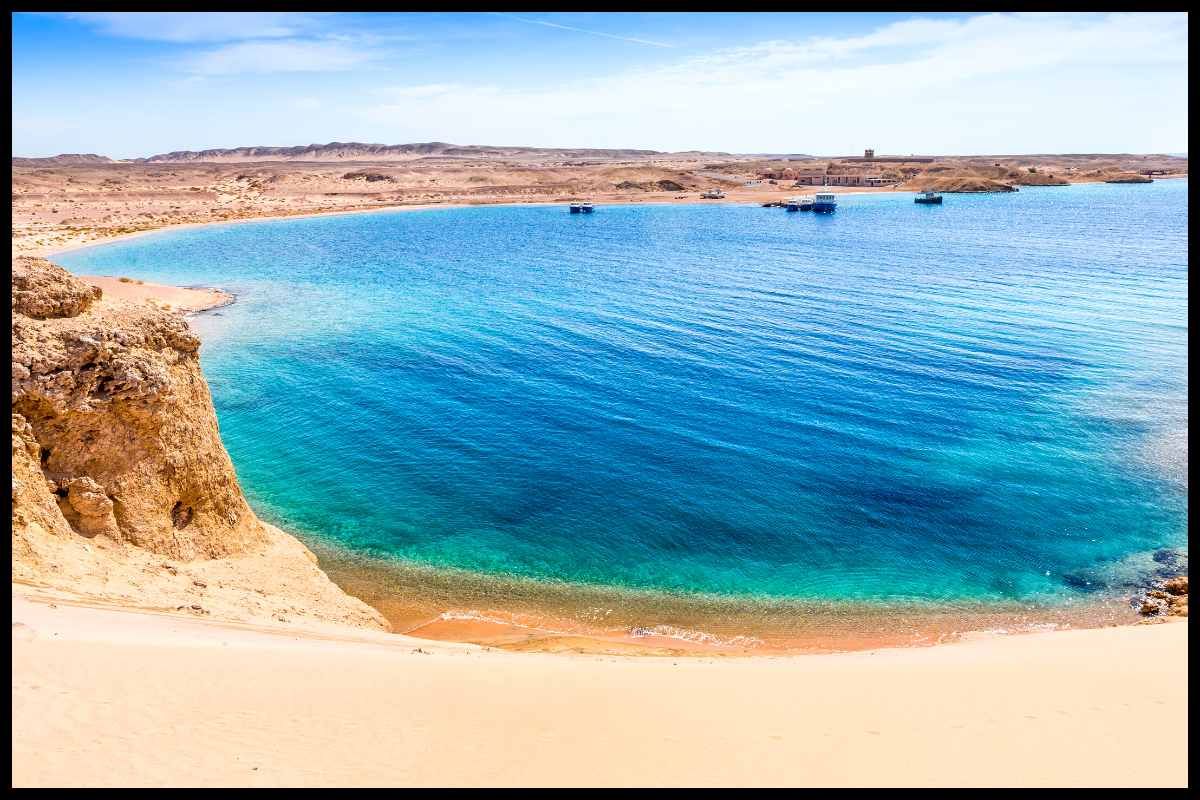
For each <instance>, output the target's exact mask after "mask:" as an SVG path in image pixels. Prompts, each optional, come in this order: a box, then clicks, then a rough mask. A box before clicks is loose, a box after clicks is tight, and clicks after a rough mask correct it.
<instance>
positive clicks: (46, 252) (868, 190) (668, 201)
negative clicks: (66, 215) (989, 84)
mask: <svg viewBox="0 0 1200 800" xmlns="http://www.w3.org/2000/svg"><path fill="white" fill-rule="evenodd" d="M1156 180H1187V176H1186V175H1171V176H1164V177H1161V178H1157V179H1156ZM1100 183H1103V181H1098V180H1084V181H1072V182H1070V183H1067V184H1063V186H1080V185H1093V184H1100ZM820 188H822V187H819V186H802V187H788V188H787V189H786V190H783V189H777V190H774V191H767V190H757V191H752V192H747V191H739V190H730V192H728V193H727V196H726V197H725V198H723V199H720V200H707V199H702V198H700V197H699V195H698V194H696V195H693V194H689V195H688V196H687V197H685V198H680V197H672V196H668V195H670V194H671V193H670V192H664V193H655V194H652V195H650V196H649V197H647V196H646V195H615V196H600V197H597V198H596V199H594V200H592V201H591V202H592V203H593V205H596V206H609V205H744V206H755V205H761V204H762V203H765V202H777V201H779V200H780V199H781V198H782V197H785V196H791V195H795V194H803V193H805V192H809V193H811V192H813V191H816V190H818V189H820ZM827 188H832V189H834V190H835V191H836V192H837V193H838V194H846V195H849V194H915V192H914V191H913V190H911V189H901V188H898V187H895V186H882V187H865V186H837V187H827ZM1026 188H1059V187H1058V186H1054V185H1051V186H1046V187H1042V186H1033V187H1026ZM967 194H972V193H971V192H968V193H967ZM563 204H564V201H562V200H558V199H554V200H551V199H536V200H521V201H514V200H512V199H509V198H504V199H498V200H481V201H479V202H458V201H453V202H445V203H397V204H394V205H371V206H363V207H360V208H346V209H334V210H324V211H297V212H294V213H279V212H277V211H269V212H267V213H263V214H252V215H248V216H242V217H237V218H234V219H217V220H206V221H203V222H173V221H168V222H166V223H164V224H161V225H158V226H156V227H151V228H146V229H144V230H138V231H132V232H127V233H120V234H116V235H113V236H105V237H93V238H88V233H86V232H80V233H77V234H75V235H74V239H73V240H69V241H67V242H65V243H56V244H49V245H44V246H35V247H32V248H27V249H21V250H20V251H17V250H16V249H15V248H16V244H15V242H14V251H13V255H14V256H16V255H33V256H42V257H43V258H53V257H54V256H56V255H60V254H62V253H68V252H73V251H75V250H81V249H84V248H87V247H93V246H99V245H103V244H110V243H113V242H121V241H127V240H130V239H137V238H140V237H143V236H148V235H149V234H152V233H161V232H165V231H175V230H187V229H190V228H205V227H211V226H214V225H236V224H239V223H246V222H272V221H282V220H292V219H310V218H318V217H340V216H345V215H349V214H371V213H379V212H400V211H433V210H437V209H462V208H479V207H484V206H487V207H492V206H496V207H519V206H531V207H537V206H559V205H563Z"/></svg>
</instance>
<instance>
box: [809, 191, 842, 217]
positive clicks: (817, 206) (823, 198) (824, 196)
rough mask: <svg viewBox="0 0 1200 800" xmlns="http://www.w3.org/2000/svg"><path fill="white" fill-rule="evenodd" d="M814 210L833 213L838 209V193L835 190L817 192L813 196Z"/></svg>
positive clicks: (819, 212) (821, 212)
mask: <svg viewBox="0 0 1200 800" xmlns="http://www.w3.org/2000/svg"><path fill="white" fill-rule="evenodd" d="M812 210H813V211H815V212H817V213H818V214H832V213H833V212H834V211H837V195H835V194H834V193H833V192H817V195H816V197H814V198H813V204H812Z"/></svg>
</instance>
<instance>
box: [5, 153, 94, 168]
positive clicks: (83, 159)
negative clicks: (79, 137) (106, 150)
mask: <svg viewBox="0 0 1200 800" xmlns="http://www.w3.org/2000/svg"><path fill="white" fill-rule="evenodd" d="M12 163H13V166H14V167H17V166H26V167H49V166H55V165H57V166H63V165H65V164H114V163H116V162H115V161H114V160H113V159H111V158H109V157H108V156H98V155H96V154H95V153H62V154H61V155H57V156H48V157H46V158H16V157H14V158H13V160H12Z"/></svg>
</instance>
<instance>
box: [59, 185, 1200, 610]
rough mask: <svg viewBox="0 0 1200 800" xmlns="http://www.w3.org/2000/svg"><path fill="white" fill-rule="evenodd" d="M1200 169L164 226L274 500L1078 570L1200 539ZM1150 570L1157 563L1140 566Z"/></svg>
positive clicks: (426, 526)
mask: <svg viewBox="0 0 1200 800" xmlns="http://www.w3.org/2000/svg"><path fill="white" fill-rule="evenodd" d="M1187 223H1188V200H1187V182H1186V181H1159V182H1157V183H1154V184H1152V185H1134V186H1118V185H1083V186H1072V187H1064V188H1026V189H1022V190H1021V191H1020V192H1019V193H1015V194H1009V195H975V196H971V195H947V197H946V202H945V205H943V206H940V207H925V206H917V205H915V204H914V203H913V202H912V199H911V196H910V195H904V194H899V195H859V196H849V195H844V196H843V197H842V198H841V206H840V209H839V210H838V212H837V213H836V214H833V215H829V216H819V215H818V216H814V215H812V214H787V213H785V212H783V211H780V210H778V209H763V208H758V207H744V206H735V205H713V206H605V207H601V208H598V209H597V211H596V213H595V214H593V215H591V216H580V215H569V214H568V213H567V211H566V209H565V207H562V208H560V207H485V208H470V209H439V210H428V211H411V212H385V213H373V214H361V215H350V216H338V217H324V218H314V219H299V220H290V221H266V222H254V223H243V224H233V225H222V226H215V227H207V228H197V229H189V230H178V231H169V232H163V233H158V234H154V235H150V236H146V237H143V238H139V239H133V240H129V241H125V242H120V243H114V244H110V245H103V246H97V247H93V248H89V249H86V250H80V251H75V252H72V253H69V254H64V255H63V256H61V257H59V258H58V259H57V260H58V261H60V262H61V263H62V264H64V265H65V266H67V267H68V268H70V269H72V270H74V271H77V272H83V273H92V274H114V275H129V276H133V277H137V278H141V279H144V280H149V281H157V282H166V283H176V284H181V285H205V286H220V287H223V288H226V289H228V290H230V291H232V292H234V293H235V294H236V295H237V296H238V302H237V303H236V304H234V305H232V306H229V307H226V308H224V309H221V310H220V311H218V312H213V313H209V314H205V315H201V316H199V317H196V318H194V319H193V321H192V322H193V325H194V327H196V328H197V329H198V330H199V332H200V334H201V336H202V338H203V341H204V347H203V350H202V359H203V365H204V368H205V372H206V374H207V376H208V380H209V383H210V385H211V388H212V391H213V396H214V401H215V404H216V408H217V412H218V415H219V419H220V424H221V431H222V435H223V437H224V441H225V443H226V446H227V447H228V449H229V451H230V454H231V455H232V457H233V460H234V463H235V465H236V467H237V470H238V473H239V477H240V479H241V481H242V485H243V487H244V488H245V490H246V492H247V495H248V497H249V498H250V501H251V504H252V505H253V506H254V507H255V508H256V510H258V511H259V513H260V514H262V515H263V516H264V517H265V518H268V519H270V520H272V521H275V522H277V523H278V524H280V525H282V526H284V527H286V528H288V529H289V530H293V531H296V532H299V533H301V534H302V535H306V536H308V537H310V538H313V539H315V540H317V541H320V542H322V543H324V544H326V545H334V546H337V547H339V548H343V549H345V550H346V551H348V552H352V553H360V554H367V555H370V556H375V557H382V558H384V559H398V560H400V561H402V562H404V563H406V564H415V565H425V566H433V567H453V568H459V569H465V570H469V571H472V572H476V573H483V574H485V575H497V576H519V577H529V578H537V579H549V580H553V581H568V582H574V583H585V584H593V585H598V586H609V587H614V586H615V587H630V588H639V589H657V590H665V591H667V592H671V593H695V592H699V593H709V594H716V595H732V596H736V597H757V598H798V599H805V600H811V599H821V600H865V601H901V600H903V601H908V600H915V601H950V602H954V601H961V600H964V599H966V600H984V601H991V600H997V601H1005V600H1027V599H1050V600H1054V599H1056V598H1066V599H1069V598H1072V597H1077V596H1080V595H1086V594H1089V593H1093V592H1097V591H1104V590H1108V589H1111V590H1120V589H1121V587H1122V582H1123V581H1128V580H1129V576H1130V568H1129V565H1131V564H1135V565H1146V564H1149V565H1151V566H1153V564H1154V563H1155V562H1154V561H1153V559H1152V554H1154V553H1156V552H1157V553H1158V555H1159V561H1160V562H1161V561H1163V560H1164V558H1171V557H1173V556H1172V554H1170V553H1168V554H1167V555H1166V556H1164V555H1163V552H1162V551H1164V550H1172V551H1181V552H1183V553H1186V547H1187V466H1186V464H1187V355H1188V354H1187V333H1188V330H1187V301H1188V281H1187V266H1188V240H1187ZM1138 568H1139V569H1140V568H1141V566H1139V567H1138Z"/></svg>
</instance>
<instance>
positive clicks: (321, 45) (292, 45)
mask: <svg viewBox="0 0 1200 800" xmlns="http://www.w3.org/2000/svg"><path fill="white" fill-rule="evenodd" d="M372 56H373V53H372V52H371V51H370V50H369V49H366V48H362V47H355V46H354V45H352V44H351V43H349V42H346V41H326V40H301V39H288V40H264V41H249V42H236V43H234V44H228V45H222V46H221V47H217V48H215V49H213V50H208V51H206V52H203V53H200V54H198V55H195V56H192V57H190V58H189V59H187V60H186V61H185V62H184V68H185V69H186V70H188V71H189V72H193V73H196V74H199V75H237V74H242V73H269V72H338V71H342V70H347V69H351V68H353V67H357V66H359V65H361V64H363V63H364V62H366V61H368V60H370V59H371V58H372Z"/></svg>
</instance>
